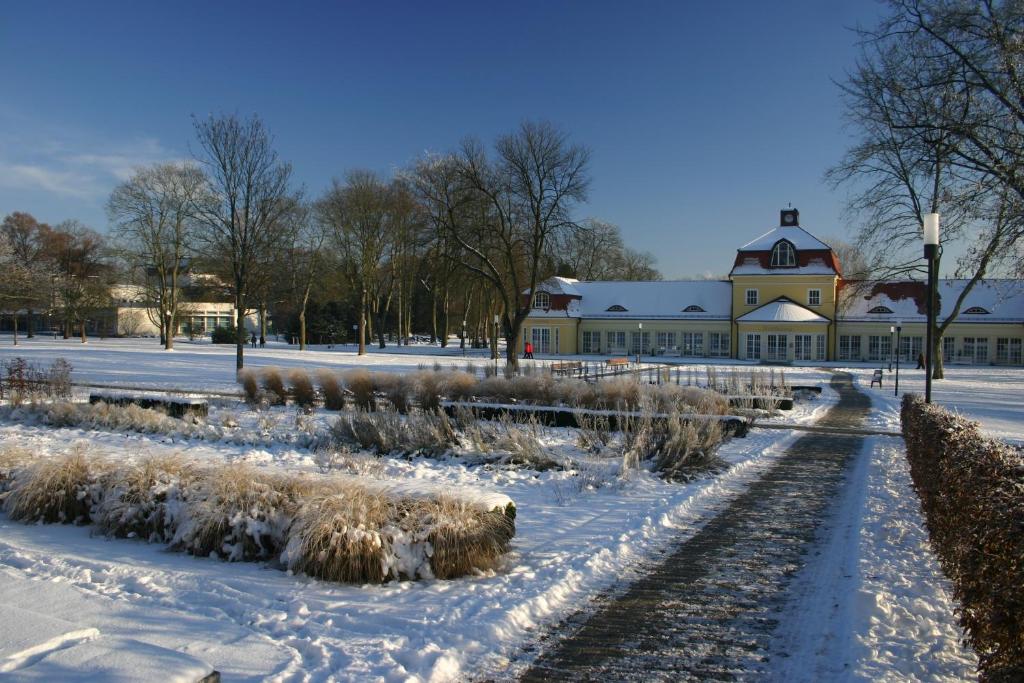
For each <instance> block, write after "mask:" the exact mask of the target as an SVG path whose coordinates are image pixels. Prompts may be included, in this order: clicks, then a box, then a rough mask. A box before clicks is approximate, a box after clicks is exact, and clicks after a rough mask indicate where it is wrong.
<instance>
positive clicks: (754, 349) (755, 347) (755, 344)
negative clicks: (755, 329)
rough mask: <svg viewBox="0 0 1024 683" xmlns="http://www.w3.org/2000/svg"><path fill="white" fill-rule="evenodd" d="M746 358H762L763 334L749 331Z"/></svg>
mask: <svg viewBox="0 0 1024 683" xmlns="http://www.w3.org/2000/svg"><path fill="white" fill-rule="evenodd" d="M746 341H747V343H746V358H747V359H749V360H753V359H756V360H760V359H761V335H760V334H754V333H747V340H746Z"/></svg>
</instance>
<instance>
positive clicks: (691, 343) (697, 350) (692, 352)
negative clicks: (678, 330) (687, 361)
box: [683, 332, 704, 356]
mask: <svg viewBox="0 0 1024 683" xmlns="http://www.w3.org/2000/svg"><path fill="white" fill-rule="evenodd" d="M683 355H684V356H703V355H704V333H703V332H683Z"/></svg>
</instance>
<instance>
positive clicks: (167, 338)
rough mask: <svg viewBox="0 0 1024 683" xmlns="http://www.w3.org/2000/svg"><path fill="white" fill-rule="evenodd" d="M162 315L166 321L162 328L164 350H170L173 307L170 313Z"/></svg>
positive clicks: (172, 337)
mask: <svg viewBox="0 0 1024 683" xmlns="http://www.w3.org/2000/svg"><path fill="white" fill-rule="evenodd" d="M163 317H164V320H166V321H167V322H166V329H165V330H164V351H170V350H172V349H173V348H174V326H175V325H174V309H173V308H172V309H171V314H170V315H165V316H163Z"/></svg>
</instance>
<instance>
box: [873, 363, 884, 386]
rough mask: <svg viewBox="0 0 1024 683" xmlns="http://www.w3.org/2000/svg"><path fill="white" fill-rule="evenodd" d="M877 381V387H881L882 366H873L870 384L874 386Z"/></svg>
mask: <svg viewBox="0 0 1024 683" xmlns="http://www.w3.org/2000/svg"><path fill="white" fill-rule="evenodd" d="M876 382H877V383H878V388H879V389H881V388H882V368H875V372H874V374H873V375H871V386H875V383H876Z"/></svg>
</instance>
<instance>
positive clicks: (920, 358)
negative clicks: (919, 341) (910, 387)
mask: <svg viewBox="0 0 1024 683" xmlns="http://www.w3.org/2000/svg"><path fill="white" fill-rule="evenodd" d="M917 369H918V370H924V352H923V351H922V352H921V353H919V354H917Z"/></svg>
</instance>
